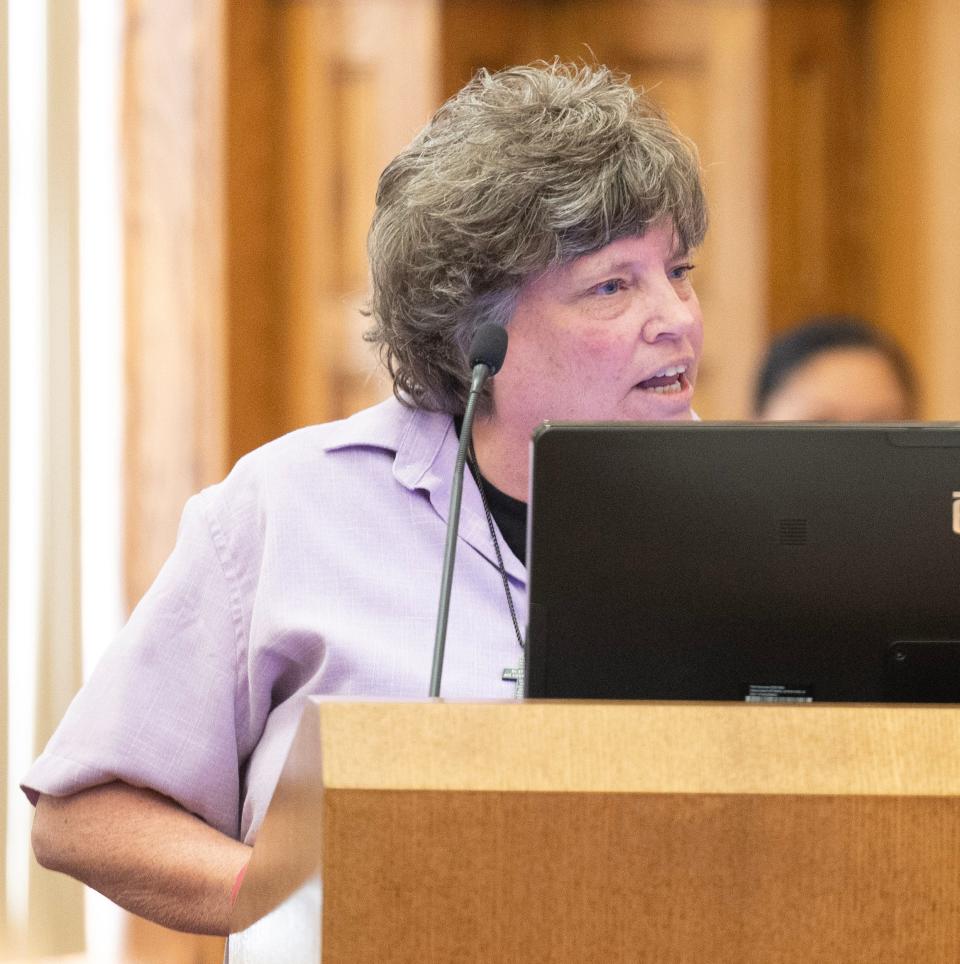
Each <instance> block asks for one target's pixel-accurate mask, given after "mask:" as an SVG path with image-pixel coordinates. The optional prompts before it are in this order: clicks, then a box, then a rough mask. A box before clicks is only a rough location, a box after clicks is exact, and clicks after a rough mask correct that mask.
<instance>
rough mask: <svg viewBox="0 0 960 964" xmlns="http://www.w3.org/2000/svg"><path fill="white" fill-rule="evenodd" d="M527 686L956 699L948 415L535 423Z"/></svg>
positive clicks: (959, 468) (802, 697) (954, 435)
mask: <svg viewBox="0 0 960 964" xmlns="http://www.w3.org/2000/svg"><path fill="white" fill-rule="evenodd" d="M527 560H528V565H529V593H530V597H529V599H530V605H529V618H528V625H527V640H526V658H525V663H526V672H525V681H524V691H525V695H526V696H527V697H531V698H563V699H625V700H638V699H642V700H738V701H742V700H747V701H751V702H775V703H788V702H789V703H794V702H796V703H808V702H814V701H845V702H846V701H870V702H946V703H956V702H960V424H952V423H951V424H939V423H935V424H896V425H892V424H891V425H876V424H874V425H860V424H853V425H851V424H811V423H803V424H800V423H796V424H794V423H766V424H752V423H687V422H684V423H677V422H668V423H656V424H654V423H649V424H648V423H589V424H579V423H576V424H574V423H545V424H544V425H543V426H541V427H540V428H539V429H538V431H537V433H536V435H535V437H534V440H533V448H532V476H531V498H530V516H529V522H528V533H527Z"/></svg>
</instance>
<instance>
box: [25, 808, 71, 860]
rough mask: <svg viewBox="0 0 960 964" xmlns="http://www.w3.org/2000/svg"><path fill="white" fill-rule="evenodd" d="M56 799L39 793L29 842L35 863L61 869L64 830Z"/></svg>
mask: <svg viewBox="0 0 960 964" xmlns="http://www.w3.org/2000/svg"><path fill="white" fill-rule="evenodd" d="M57 810H58V807H57V800H56V798H51V797H47V796H44V795H43V794H41V795H40V798H39V799H38V800H37V807H36V811H35V813H34V815H33V829H32V830H31V831H30V843H31V845H32V846H33V854H34V856H35V857H36V858H37V863H38V864H40V866H41V867H46V869H47V870H62V869H63V857H64V854H65V852H66V849H67V848H66V845H65V840H64V835H65V832H66V829H65V822H64V820H63V817H62V816H60V815H58V813H57Z"/></svg>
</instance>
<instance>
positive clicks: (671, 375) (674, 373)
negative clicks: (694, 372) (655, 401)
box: [637, 365, 690, 395]
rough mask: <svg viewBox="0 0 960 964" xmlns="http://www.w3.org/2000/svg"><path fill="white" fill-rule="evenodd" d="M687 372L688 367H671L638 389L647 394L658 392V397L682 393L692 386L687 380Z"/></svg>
mask: <svg viewBox="0 0 960 964" xmlns="http://www.w3.org/2000/svg"><path fill="white" fill-rule="evenodd" d="M686 370H687V366H686V365H671V366H670V367H669V368H664V369H663V370H662V371H659V372H657V374H656V375H654V376H653V377H651V378H647V379H644V381H642V382H640V383H639V384H638V385H637V388H641V389H643V391H645V392H656V393H657V394H658V395H670V394H672V393H673V392H682V391H683V390H684V389H685V388H686V387H687V385H689V384H690V383H689V382H688V381H687V378H686V374H685V373H686Z"/></svg>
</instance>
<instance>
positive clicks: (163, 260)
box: [122, 0, 227, 605]
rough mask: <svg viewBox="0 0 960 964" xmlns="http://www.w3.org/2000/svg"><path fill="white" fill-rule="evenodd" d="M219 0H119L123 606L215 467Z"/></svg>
mask: <svg viewBox="0 0 960 964" xmlns="http://www.w3.org/2000/svg"><path fill="white" fill-rule="evenodd" d="M224 7H225V3H224V2H223V0H127V8H126V11H127V19H126V27H125V31H124V33H125V44H126V52H125V54H126V56H125V67H124V91H123V133H122V136H123V150H124V158H123V169H124V182H125V193H124V199H123V204H124V227H125V247H124V253H125V258H126V268H125V313H126V365H127V420H126V446H125V447H126V467H125V472H126V486H125V494H126V505H125V511H124V517H125V527H124V528H125V555H126V560H127V599H128V601H129V602H130V604H131V605H132V604H134V603H135V602H136V601H137V600H138V599H139V598H140V596H141V595H142V594H143V592H144V590H145V589H146V588H147V586H148V585H149V584H150V582H151V581H152V580H153V578H154V576H155V575H156V573H157V571H158V570H159V568H160V565H161V564H162V562H163V560H164V559H165V558H166V556H167V554H168V553H169V551H170V549H171V548H172V546H173V541H174V536H175V534H176V529H177V523H178V520H179V518H180V513H181V511H182V509H183V504H184V502H185V501H186V500H187V498H188V497H189V496H190V495H192V494H193V493H194V492H196V491H197V490H198V489H200V488H201V487H202V486H204V485H207V484H209V483H211V482H213V481H215V480H217V479H219V478H220V477H222V475H223V474H224V471H225V469H226V418H227V406H226V392H225V389H226V361H225V357H226V333H225V328H226V300H225V296H224V246H225V241H224V233H225V231H224V203H223V176H224V175H223V158H224V146H223V126H224V125H223V103H224V90H223V84H224V63H223V56H224V54H223V17H224Z"/></svg>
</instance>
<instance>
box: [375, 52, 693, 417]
mask: <svg viewBox="0 0 960 964" xmlns="http://www.w3.org/2000/svg"><path fill="white" fill-rule="evenodd" d="M663 218H669V219H670V220H672V222H673V224H674V227H675V230H676V232H677V235H678V239H679V241H680V242H681V243H682V245H683V246H684V247H685V248H687V249H689V248H693V247H696V246H697V245H698V244H699V243H700V242H701V241H702V240H703V236H704V233H705V232H706V227H707V211H706V203H705V201H704V197H703V190H702V187H701V183H700V168H699V162H698V159H697V154H696V149H695V148H694V147H693V145H692V144H691V143H690V142H689V141H687V140H686V139H684V138H683V137H681V136H680V135H679V134H677V133H676V132H675V131H674V130H673V128H672V127H671V126H670V124H669V123H668V121H667V120H666V118H665V116H664V115H663V113H662V111H661V110H660V109H659V108H658V107H657V106H656V105H654V104H653V103H652V102H651V101H649V100H647V99H646V98H645V97H644V96H643V95H642V94H641V93H639V92H637V91H636V90H634V89H633V88H632V87H631V86H630V84H629V78H628V77H626V76H621V75H617V74H615V73H613V72H612V71H610V70H608V69H607V68H606V67H601V66H592V67H588V66H575V65H571V64H564V63H560V62H557V61H554V62H553V63H543V62H540V63H536V64H531V65H529V66H523V67H514V68H510V69H507V70H501V71H499V72H497V73H489V72H487V71H486V70H481V71H479V72H478V73H477V74H476V76H475V77H474V78H473V80H471V81H470V83H469V84H467V86H466V87H464V88H463V90H461V91H460V92H459V93H458V94H457V95H455V96H454V97H453V98H451V99H450V100H449V101H447V103H446V104H444V105H443V106H442V107H441V108H440V109H439V110H438V111H437V113H436V114H435V115H434V117H433V119H432V120H431V121H430V123H429V124H427V126H426V127H425V128H424V130H423V131H422V132H421V133H420V134H419V135H418V136H417V137H416V139H415V140H414V141H413V143H412V144H410V146H409V147H407V148H406V149H405V150H403V151H402V152H401V153H400V154H399V155H398V156H397V157H396V158H395V159H394V160H393V161H392V162H391V163H390V164H389V165H388V166H387V168H386V169H385V170H384V172H383V174H382V175H381V177H380V183H379V187H378V190H377V197H376V211H375V213H374V216H373V223H372V225H371V228H370V234H369V238H368V253H369V258H370V267H371V274H372V296H371V301H370V306H369V309H368V314H370V315H371V316H372V317H373V325H372V327H371V328H370V330H369V331H368V332H367V333H366V335H365V337H366V339H367V340H368V341H370V342H373V343H374V344H375V345H377V346H378V347H379V350H380V355H381V359H382V360H383V362H384V364H385V365H386V367H387V369H388V370H389V372H390V374H391V376H392V377H393V389H394V394H396V395H397V397H398V398H399V399H400V400H401V401H403V402H405V403H406V404H409V405H416V406H421V407H424V408H429V409H434V410H438V411H446V412H450V413H452V414H459V413H461V412H462V411H463V409H464V406H465V403H466V397H467V392H468V390H469V384H470V379H469V373H468V372H467V371H466V352H467V348H468V346H469V343H470V339H471V337H472V335H473V333H474V331H475V330H476V328H477V327H478V326H479V325H480V324H482V323H483V322H486V321H494V322H496V323H498V324H501V325H506V324H507V322H508V321H509V319H510V318H511V316H512V314H513V311H514V309H515V305H516V300H517V296H518V294H519V291H520V289H521V287H522V285H523V284H524V282H525V281H527V280H528V279H530V278H531V277H533V276H535V275H537V274H539V273H540V272H541V271H543V270H544V269H546V268H548V267H551V266H554V265H559V264H563V263H565V262H568V261H570V260H572V259H574V258H577V257H579V256H581V255H584V254H587V253H589V252H592V251H596V250H598V249H599V248H602V247H603V246H604V245H606V244H609V243H610V242H611V241H614V240H617V239H618V238H621V237H625V236H628V235H633V234H636V235H642V234H644V233H645V231H646V230H647V228H648V227H649V226H650V225H652V224H653V223H655V222H657V221H659V220H661V219H663Z"/></svg>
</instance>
